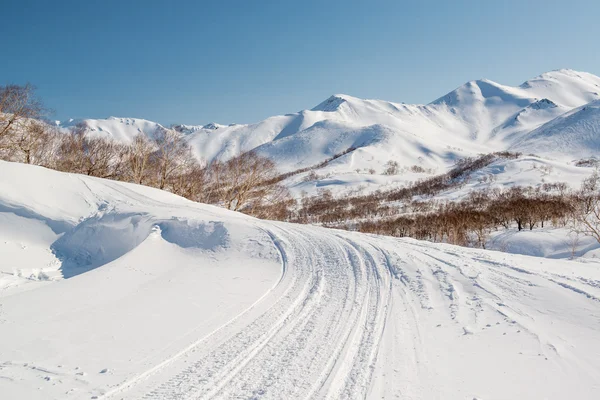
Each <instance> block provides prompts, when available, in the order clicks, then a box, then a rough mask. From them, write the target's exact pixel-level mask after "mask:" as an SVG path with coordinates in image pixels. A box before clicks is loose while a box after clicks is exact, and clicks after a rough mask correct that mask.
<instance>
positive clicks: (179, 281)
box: [0, 162, 600, 399]
mask: <svg viewBox="0 0 600 400" xmlns="http://www.w3.org/2000/svg"><path fill="white" fill-rule="evenodd" d="M0 260H2V261H1V263H0V270H1V272H2V275H1V278H0V283H1V285H2V286H1V287H2V289H0V398H2V399H4V398H6V399H69V398H72V399H90V398H96V397H97V398H104V399H123V398H124V399H139V398H144V399H210V398H213V399H230V398H253V399H259V398H264V399H307V398H315V399H342V398H351V399H357V398H369V399H371V398H377V399H379V398H384V399H396V398H402V399H473V398H477V399H565V398H577V399H597V398H598V393H599V392H600V264H598V263H597V262H595V261H592V260H588V261H564V260H560V261H559V260H548V259H540V258H533V257H526V256H516V255H508V254H504V253H496V252H486V251H481V250H473V249H466V248H459V247H454V246H449V245H440V244H431V243H422V242H418V241H415V240H410V239H394V238H388V237H377V236H369V235H363V234H357V233H351V232H343V231H336V230H327V229H322V228H318V227H312V226H301V225H293V224H286V223H276V222H268V221H260V220H256V219H253V218H251V217H248V216H244V215H241V214H238V213H233V212H229V211H226V210H222V209H219V208H216V207H211V206H206V205H201V204H196V203H193V202H190V201H187V200H185V199H182V198H179V197H177V196H174V195H171V194H168V193H165V192H162V191H159V190H155V189H150V188H146V187H142V186H136V185H131V184H125V183H118V182H113V181H106V180H101V179H95V178H89V177H84V176H79V175H71V174H65V173H60V172H55V171H50V170H46V169H43V168H39V167H32V166H27V165H21V164H11V163H6V162H1V163H0ZM64 278H66V279H64Z"/></svg>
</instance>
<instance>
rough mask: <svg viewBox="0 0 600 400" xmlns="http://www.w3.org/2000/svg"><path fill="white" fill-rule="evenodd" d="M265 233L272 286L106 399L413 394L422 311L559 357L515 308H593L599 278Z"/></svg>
mask: <svg viewBox="0 0 600 400" xmlns="http://www.w3.org/2000/svg"><path fill="white" fill-rule="evenodd" d="M261 228H262V229H264V230H265V231H266V232H267V233H268V235H269V236H270V237H271V239H272V241H273V245H274V246H275V247H276V248H277V250H278V251H279V254H280V258H281V264H282V276H281V279H280V281H279V282H278V283H277V284H276V286H275V287H274V288H273V289H272V290H271V291H270V292H268V293H267V294H266V295H265V296H263V298H261V299H260V300H259V301H258V302H257V303H255V305H253V306H252V307H250V308H249V309H248V310H246V311H245V312H244V313H242V314H241V315H239V316H238V317H236V318H234V319H233V320H231V321H230V322H229V323H227V324H225V325H223V326H222V327H221V328H219V329H218V330H217V331H215V332H213V334H211V335H208V336H207V337H205V338H203V339H200V340H199V341H198V342H196V343H194V344H193V345H192V346H190V347H188V348H187V349H186V350H184V351H182V352H181V353H179V354H178V355H176V356H174V357H173V358H171V359H169V360H166V361H164V362H163V363H161V364H159V365H157V366H156V367H154V368H152V369H151V370H149V371H146V372H145V373H143V374H141V375H140V376H138V377H134V378H133V379H131V380H129V382H128V383H127V384H123V385H121V386H120V387H117V388H115V389H113V390H111V391H110V392H108V393H106V394H105V396H103V397H104V398H108V397H110V398H113V397H116V395H117V394H118V395H119V397H118V398H143V399H145V400H156V399H165V400H169V399H259V398H260V399H361V398H369V396H370V395H369V394H370V393H371V391H372V390H373V385H376V386H377V387H378V388H379V389H378V392H377V393H380V394H382V395H384V397H388V396H389V397H403V396H406V398H420V397H421V396H422V390H423V387H425V386H426V385H427V382H422V383H420V381H422V380H423V377H421V376H419V373H421V374H422V375H423V376H426V372H427V369H428V368H429V367H428V365H429V361H428V360H427V357H426V354H425V351H424V350H423V346H424V345H423V340H424V339H423V337H422V336H423V335H422V332H421V326H420V318H422V315H423V313H425V315H434V313H436V312H437V313H441V314H439V315H443V316H445V318H447V320H448V323H449V324H450V326H455V327H456V330H457V332H459V333H457V335H468V334H472V333H473V332H472V330H473V329H474V327H477V329H486V327H490V324H489V322H490V321H492V320H494V319H495V320H498V319H501V320H503V323H505V324H506V325H507V326H510V327H512V328H514V329H519V332H520V330H523V332H524V334H529V335H531V337H532V338H534V339H535V340H537V342H539V346H540V349H542V350H540V351H544V352H545V354H547V353H552V354H554V355H556V356H560V355H566V354H568V351H567V350H564V349H565V348H566V347H568V346H564V345H562V343H561V340H562V339H561V338H559V337H554V336H553V335H552V334H551V333H547V332H541V331H540V329H539V328H537V327H536V324H535V323H534V322H535V319H536V318H537V315H535V313H533V312H531V310H528V309H527V308H526V307H522V306H520V303H521V302H522V299H528V298H531V299H532V298H534V297H535V296H534V294H532V293H533V292H532V291H535V290H538V289H540V287H542V286H543V287H548V286H553V287H554V288H560V289H562V291H561V294H564V296H571V297H570V298H573V297H572V296H575V297H574V299H575V301H580V302H585V304H589V302H592V303H595V302H597V301H598V297H596V296H597V294H593V293H597V292H598V286H599V285H598V282H597V281H593V280H586V279H583V278H578V277H568V276H562V275H558V274H550V273H541V272H535V271H529V270H526V269H523V268H520V267H514V266H511V265H508V264H502V263H498V262H494V261H491V260H488V259H486V258H485V257H481V256H480V254H481V253H474V254H463V253H461V254H454V253H452V252H449V251H444V250H439V249H436V248H433V247H432V246H431V245H428V244H423V243H418V242H416V241H403V242H402V246H398V244H399V242H398V240H396V239H392V238H376V237H374V236H368V235H362V236H359V235H356V234H352V233H344V232H339V231H328V230H323V229H314V228H313V227H307V226H293V225H289V224H280V223H269V224H267V223H264V224H263V223H261ZM396 249H398V251H396ZM478 257H479V258H478ZM496 324H499V322H496ZM438 326H440V325H438ZM386 330H387V331H386ZM408 332H410V334H409V333H408ZM409 336H410V337H409ZM557 349H561V350H557ZM390 350H391V351H393V352H394V354H393V355H390V354H389V351H390ZM559 353H560V354H559ZM378 368H383V369H384V370H387V371H391V370H393V371H395V374H396V376H395V377H385V374H384V376H382V375H381V373H380V372H378V371H379V369H378ZM130 390H131V391H130Z"/></svg>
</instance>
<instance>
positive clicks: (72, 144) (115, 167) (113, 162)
mask: <svg viewBox="0 0 600 400" xmlns="http://www.w3.org/2000/svg"><path fill="white" fill-rule="evenodd" d="M59 153H60V154H59V169H61V170H63V171H67V172H75V173H79V174H85V175H89V176H97V177H100V178H112V179H120V178H122V176H123V170H124V166H125V159H126V154H127V148H126V146H124V145H122V144H120V143H117V142H115V141H114V140H112V139H109V138H102V137H89V136H88V135H87V132H86V127H85V126H84V125H79V126H77V127H76V128H75V130H74V131H73V132H72V133H71V134H67V135H65V136H64V137H63V140H62V141H61V145H60V150H59Z"/></svg>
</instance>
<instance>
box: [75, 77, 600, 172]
mask: <svg viewBox="0 0 600 400" xmlns="http://www.w3.org/2000/svg"><path fill="white" fill-rule="evenodd" d="M599 93H600V78H599V77H597V76H595V75H592V74H589V73H585V72H577V71H573V70H567V69H565V70H557V71H552V72H548V73H544V74H542V75H540V76H538V77H536V78H533V79H531V80H529V81H526V82H524V83H523V84H521V85H520V86H517V87H511V86H505V85H501V84H498V83H496V82H493V81H490V80H487V79H481V80H476V81H471V82H468V83H466V84H464V85H462V86H460V87H458V88H457V89H455V90H454V91H452V92H450V93H448V94H446V95H445V96H443V97H441V98H439V99H437V100H435V101H433V102H432V103H430V104H427V105H411V104H404V103H402V104H400V103H392V102H387V101H382V100H362V99H359V98H356V97H352V96H348V95H341V94H340V95H333V96H331V97H330V98H329V99H327V100H325V101H323V102H322V103H321V104H319V105H317V106H316V107H313V108H312V109H308V110H304V111H300V112H297V113H293V114H288V115H280V116H275V117H271V118H267V119H266V120H264V121H261V122H258V123H255V124H249V125H245V124H232V125H228V126H226V125H218V124H208V125H204V126H186V125H178V126H175V129H177V130H179V131H180V132H182V133H183V134H185V135H187V137H188V140H189V142H190V144H191V145H192V147H193V149H194V151H195V153H196V155H197V156H198V157H199V158H201V159H204V160H206V161H210V160H212V159H215V158H219V159H227V158H230V157H233V156H235V155H237V154H239V153H240V152H244V151H249V150H253V149H256V150H257V151H259V152H260V153H261V154H264V155H266V156H268V157H270V158H271V159H273V160H274V161H275V162H276V163H277V165H278V167H279V168H280V169H281V170H282V171H287V170H293V169H297V168H301V167H306V166H310V165H314V164H316V163H318V162H320V161H323V160H324V159H326V158H328V157H330V156H332V155H334V154H336V153H340V152H342V151H344V150H346V149H348V148H349V147H357V148H358V150H357V151H355V152H353V153H351V154H349V155H347V156H345V157H344V158H343V159H341V160H338V162H337V164H336V166H337V170H338V172H349V171H354V170H355V169H356V168H375V169H376V170H379V169H380V168H381V167H382V166H383V165H384V164H385V163H386V162H387V161H388V160H391V159H393V160H396V161H398V162H399V163H400V164H401V165H415V164H416V165H421V166H423V167H427V168H430V167H445V166H447V164H448V162H451V161H453V160H455V159H456V157H462V156H465V155H474V154H477V153H480V152H492V151H498V150H503V149H507V148H509V147H511V146H513V145H515V144H516V143H517V142H519V141H522V140H523V139H524V138H525V137H526V136H527V134H528V133H529V132H531V131H532V130H534V129H537V128H538V127H540V126H541V125H543V124H545V123H547V122H549V121H551V120H553V119H554V118H557V117H559V116H561V115H563V114H565V113H567V112H569V111H570V110H572V109H574V108H577V107H581V106H583V105H585V104H587V103H590V102H593V101H594V100H598V99H600V94H599ZM559 121H562V123H563V124H569V123H570V122H572V119H568V118H567V119H565V118H564V117H562V118H561V119H559ZM81 122H83V123H84V124H85V125H87V127H88V130H89V131H90V132H92V133H93V134H97V135H105V136H111V137H114V138H115V139H117V140H121V141H124V142H127V141H129V140H131V138H132V137H133V136H135V135H136V134H138V133H145V134H147V135H150V136H152V135H153V133H154V132H155V131H156V129H157V128H159V127H160V125H159V124H157V123H154V122H150V121H146V120H142V119H132V118H114V117H111V118H108V119H104V120H93V119H91V120H84V121H70V122H69V123H67V124H66V126H73V125H74V124H76V123H81ZM573 130H575V131H578V132H579V131H582V132H587V127H586V126H584V125H581V124H579V125H577V126H575V127H573ZM594 137H595V136H594ZM595 140H596V141H597V142H600V140H599V139H598V138H596V139H595ZM529 143H530V145H529V146H528V147H527V148H528V149H529V150H532V151H533V152H538V151H539V152H542V153H544V152H546V148H545V147H544V146H536V145H531V141H529ZM567 144H568V143H567ZM578 151H579V148H577V147H574V148H570V147H568V146H567V147H563V148H562V152H563V154H569V155H571V156H572V157H575V158H576V157H577V156H578V154H579V153H578Z"/></svg>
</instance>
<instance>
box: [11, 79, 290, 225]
mask: <svg viewBox="0 0 600 400" xmlns="http://www.w3.org/2000/svg"><path fill="white" fill-rule="evenodd" d="M45 111H46V110H45V108H44V107H43V105H42V103H41V102H40V101H39V100H38V99H37V98H36V97H35V93H34V88H33V87H32V86H30V85H25V86H18V85H8V86H4V87H0V159H3V160H6V161H15V162H21V163H26V164H35V165H40V166H43V167H46V168H52V169H56V170H59V171H63V172H71V173H77V174H84V175H88V176H94V177H99V178H107V179H114V180H118V181H124V182H131V183H137V184H142V185H146V186H151V187H155V188H158V189H162V190H167V191H170V192H173V193H175V194H177V195H180V196H183V197H186V198H188V199H190V200H193V201H198V202H202V203H209V204H217V205H220V206H223V207H225V208H228V209H230V210H235V211H243V212H246V213H249V214H255V213H256V212H258V211H255V210H259V209H260V215H261V216H264V217H272V216H271V213H273V212H276V211H277V209H278V207H272V205H273V204H279V203H281V200H283V199H285V198H287V191H286V190H285V189H284V188H283V187H282V186H281V185H279V183H278V181H277V180H274V178H276V177H277V176H278V173H277V170H276V168H275V165H274V163H273V162H272V161H271V160H269V159H267V158H265V157H261V156H259V155H258V154H256V153H254V152H247V153H243V154H240V155H239V156H237V157H234V158H232V159H230V160H228V161H224V162H222V161H213V162H211V163H202V162H200V161H198V159H197V158H196V157H194V156H193V154H192V151H191V148H190V146H189V145H188V143H187V142H186V140H185V137H184V136H183V135H182V134H180V133H179V132H177V131H175V130H172V129H166V128H159V129H158V130H157V131H156V132H155V133H154V135H153V137H152V138H149V137H148V136H146V135H145V134H143V133H140V134H138V135H137V136H135V137H134V138H133V140H132V141H131V143H129V144H124V143H120V142H117V141H115V140H112V139H111V138H109V137H101V136H94V135H90V134H89V132H88V129H87V127H86V126H85V125H78V126H76V127H75V128H74V129H71V130H69V131H64V130H63V131H61V130H59V129H57V128H56V127H55V126H52V125H51V124H49V123H47V122H45V121H43V120H42V117H43V115H44V113H45ZM267 206H269V207H267Z"/></svg>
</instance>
